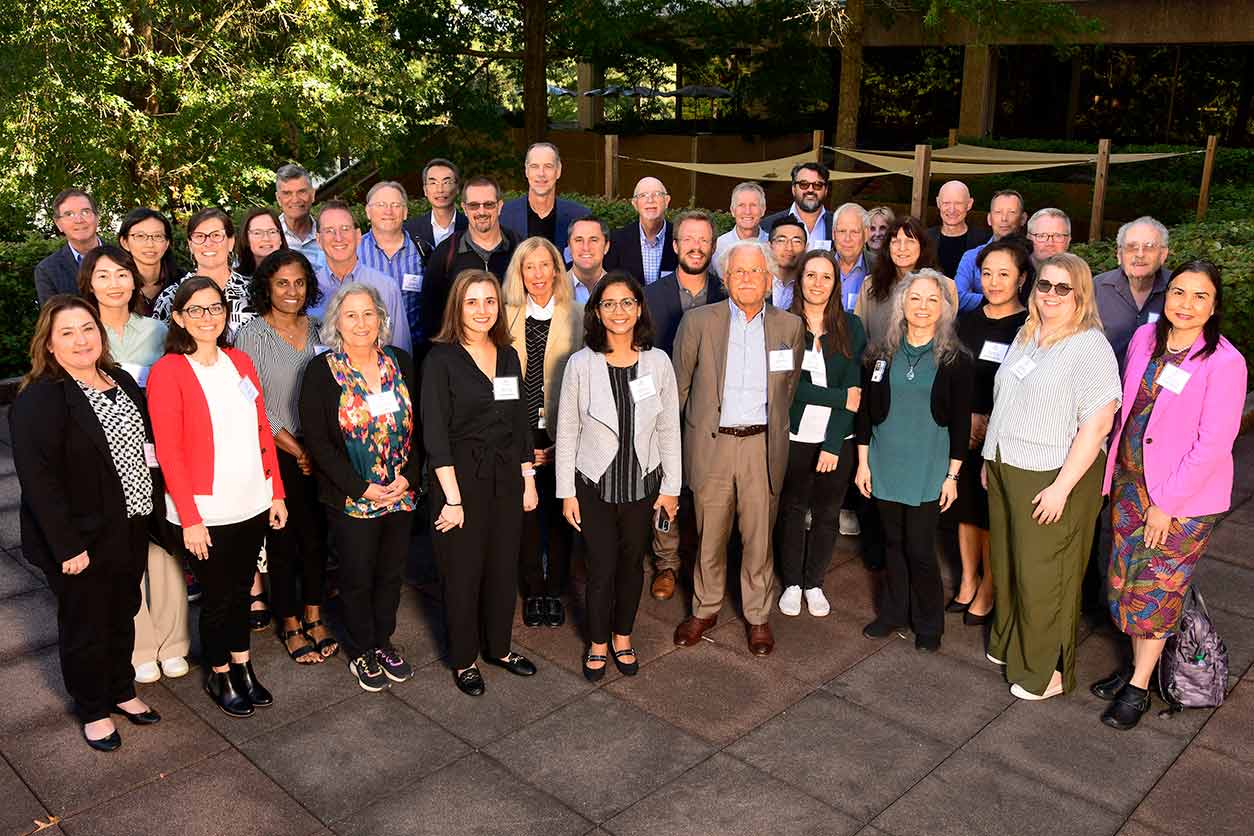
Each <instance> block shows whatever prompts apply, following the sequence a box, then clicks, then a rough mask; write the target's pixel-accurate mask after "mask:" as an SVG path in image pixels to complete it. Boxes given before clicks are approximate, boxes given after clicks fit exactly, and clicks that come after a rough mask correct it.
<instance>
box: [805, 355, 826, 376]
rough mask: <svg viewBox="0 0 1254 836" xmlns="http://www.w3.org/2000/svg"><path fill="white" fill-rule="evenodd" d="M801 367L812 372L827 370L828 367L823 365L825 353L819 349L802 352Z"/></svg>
mask: <svg viewBox="0 0 1254 836" xmlns="http://www.w3.org/2000/svg"><path fill="white" fill-rule="evenodd" d="M801 368H803V369H805V370H806V371H808V372H810V373H811V374H814V373H816V372H825V371H827V367H826V366H824V365H823V354H822V353H821V352H818V351H807V352H806V353H805V354H802V355H801Z"/></svg>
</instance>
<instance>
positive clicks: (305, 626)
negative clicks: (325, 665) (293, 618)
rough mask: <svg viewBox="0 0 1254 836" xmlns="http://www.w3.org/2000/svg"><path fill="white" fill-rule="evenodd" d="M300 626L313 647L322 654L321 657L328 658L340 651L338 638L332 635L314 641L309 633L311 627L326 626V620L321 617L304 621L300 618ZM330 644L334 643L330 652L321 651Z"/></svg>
mask: <svg viewBox="0 0 1254 836" xmlns="http://www.w3.org/2000/svg"><path fill="white" fill-rule="evenodd" d="M300 626H301V629H302V630H303V631H304V632H305V635H306V636H308V638H309V640H310V641H312V642H314V649H315V650H317V651H318V652H319V653H320V654H322V658H323V659H330V658H331V657H332V656H334V655H335V654H337V653H339V652H340V641H339V639H337V638H335V636H334V635H330V636H327V637H326V638H325V639H322V640H320V641H315V640H314V637H313V636H311V635H309V632H310V631H311V630H313V628H315V627H326V626H327V625H326V622H324V621H323V620H322V619H321V618H319V619H316V620H314V621H305V620H304V619H303V618H302V619H301V621H300ZM329 630H330V628H328V631H329ZM331 645H335V650H332V651H331V652H330V653H324V652H323V651H325V650H326V649H327V648H328V647H330V646H331Z"/></svg>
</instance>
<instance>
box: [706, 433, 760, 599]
mask: <svg viewBox="0 0 1254 836" xmlns="http://www.w3.org/2000/svg"><path fill="white" fill-rule="evenodd" d="M711 467H712V472H711V473H710V474H709V475H707V476H706V478H705V481H704V482H703V483H702V485H701V489H700V490H697V491H693V506H694V509H695V510H696V517H697V536H698V537H700V538H701V545H700V550H699V552H698V557H697V565H696V570H695V571H694V572H693V578H692V580H693V596H692V613H693V615H695V616H697V617H698V618H713V617H714V616H716V615H718V612H719V610H720V609H721V608H722V606H723V596H724V595H725V594H726V591H727V540H728V538H729V536H730V535H731V526H732V520H733V518H735V517H736V516H739V518H740V520H739V521H740V540H741V543H742V544H743V548H744V552H743V555H742V557H741V564H740V598H741V603H742V604H743V607H744V614H745V621H747V622H748V623H750V624H765V623H767V621H768V620H769V618H770V615H771V604H772V601H773V597H774V587H775V563H774V559H773V556H772V553H771V529H772V527H773V526H774V523H775V512H776V509H777V507H778V498H777V497H775V496H772V495H771V488H770V484H771V483H770V476H769V474H768V473H767V470H766V433H760V434H758V435H754V436H749V437H747V438H737V437H735V436H731V435H723V434H722V433H720V434H719V436H718V441H717V445H716V447H715V453H714V456H713V462H712V463H711Z"/></svg>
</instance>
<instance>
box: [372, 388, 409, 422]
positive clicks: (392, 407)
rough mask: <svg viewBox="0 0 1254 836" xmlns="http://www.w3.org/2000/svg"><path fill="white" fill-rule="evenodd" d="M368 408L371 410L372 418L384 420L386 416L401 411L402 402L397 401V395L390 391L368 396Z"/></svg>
mask: <svg viewBox="0 0 1254 836" xmlns="http://www.w3.org/2000/svg"><path fill="white" fill-rule="evenodd" d="M366 406H367V407H369V408H370V416H371V417H372V418H382V417H383V416H384V415H391V414H392V413H393V412H396V411H397V410H399V409H400V408H401V402H400V401H398V400H397V399H396V393H395V392H393V391H392V390H391V389H388V390H387V391H386V392H375V393H374V394H372V395H366Z"/></svg>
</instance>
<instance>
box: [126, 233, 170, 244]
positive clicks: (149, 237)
mask: <svg viewBox="0 0 1254 836" xmlns="http://www.w3.org/2000/svg"><path fill="white" fill-rule="evenodd" d="M126 240H127V241H134V242H136V243H138V244H164V243H165V242H166V241H167V240H168V239H167V238H166V237H165V233H164V232H152V233H148V232H132V233H130V234H129V235H127V236H126Z"/></svg>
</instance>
